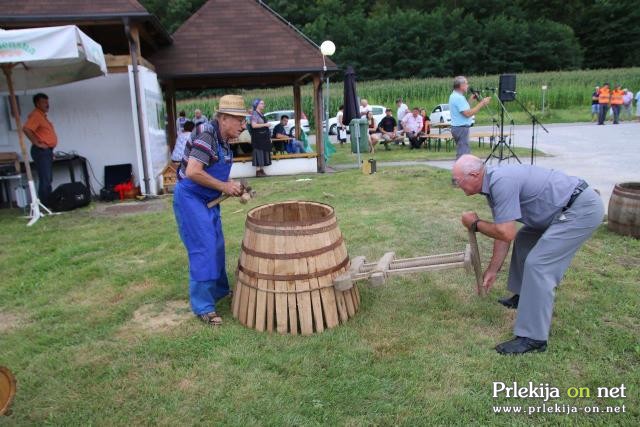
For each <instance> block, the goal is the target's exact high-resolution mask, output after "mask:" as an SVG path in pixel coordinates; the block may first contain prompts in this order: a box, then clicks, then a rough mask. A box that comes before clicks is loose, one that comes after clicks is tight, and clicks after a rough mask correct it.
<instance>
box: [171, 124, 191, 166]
mask: <svg viewBox="0 0 640 427" xmlns="http://www.w3.org/2000/svg"><path fill="white" fill-rule="evenodd" d="M195 127H196V125H195V123H193V122H192V121H191V120H187V121H186V122H184V124H183V125H182V130H181V131H180V132H179V133H178V137H177V138H176V145H175V146H174V147H173V151H172V152H171V161H172V162H173V163H174V165H175V166H179V165H180V162H182V156H183V155H184V147H185V146H186V145H187V141H188V140H189V137H190V136H191V131H193V129H194V128H195Z"/></svg>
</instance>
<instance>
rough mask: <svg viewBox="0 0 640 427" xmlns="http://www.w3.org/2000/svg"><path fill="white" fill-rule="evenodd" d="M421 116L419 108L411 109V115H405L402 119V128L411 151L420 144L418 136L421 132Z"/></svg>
mask: <svg viewBox="0 0 640 427" xmlns="http://www.w3.org/2000/svg"><path fill="white" fill-rule="evenodd" d="M422 126H423V123H422V116H421V115H420V109H419V108H417V107H416V108H413V110H411V114H405V116H404V118H403V119H402V128H403V129H404V132H405V134H406V135H407V137H408V138H409V142H410V143H411V150H413V149H414V148H415V149H418V148H420V145H421V144H422V142H421V141H420V138H418V135H419V134H420V132H421V131H422Z"/></svg>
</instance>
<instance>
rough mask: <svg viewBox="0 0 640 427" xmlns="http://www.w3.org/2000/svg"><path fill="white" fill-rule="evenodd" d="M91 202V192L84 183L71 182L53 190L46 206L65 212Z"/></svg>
mask: <svg viewBox="0 0 640 427" xmlns="http://www.w3.org/2000/svg"><path fill="white" fill-rule="evenodd" d="M90 202H91V192H90V191H89V189H88V188H87V187H86V186H85V185H84V184H83V183H81V182H69V183H67V184H62V185H59V186H58V188H56V189H55V190H53V192H52V193H51V195H50V196H49V200H48V203H46V206H47V207H48V208H49V209H51V210H53V211H55V212H65V211H71V210H73V209H76V208H81V207H83V206H87V205H88V204H89V203H90Z"/></svg>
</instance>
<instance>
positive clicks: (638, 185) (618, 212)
mask: <svg viewBox="0 0 640 427" xmlns="http://www.w3.org/2000/svg"><path fill="white" fill-rule="evenodd" d="M607 217H608V225H607V227H608V228H609V230H611V231H613V232H614V233H618V234H622V235H625V236H633V237H635V238H636V239H639V238H640V182H623V183H621V184H616V186H615V187H614V188H613V194H612V195H611V198H610V199H609V212H608V214H607Z"/></svg>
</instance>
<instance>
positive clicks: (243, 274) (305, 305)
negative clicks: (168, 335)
mask: <svg viewBox="0 0 640 427" xmlns="http://www.w3.org/2000/svg"><path fill="white" fill-rule="evenodd" d="M245 225H246V229H245V233H244V239H243V241H242V251H241V253H240V259H239V260H238V271H237V274H236V278H237V280H236V287H235V292H234V294H233V317H235V318H236V319H238V320H239V321H240V323H242V324H243V325H245V326H248V327H249V328H255V329H256V330H258V331H269V332H272V331H274V330H275V331H278V332H279V333H281V334H286V333H291V334H293V335H296V334H303V335H310V334H312V333H314V332H322V331H324V330H325V329H327V328H333V327H335V326H337V325H339V324H340V323H343V322H346V321H347V320H348V319H349V318H350V317H352V316H354V315H355V313H356V312H357V311H358V307H359V305H360V294H359V293H358V288H357V287H356V286H354V287H353V288H352V289H349V290H347V291H344V292H343V291H338V290H336V289H335V288H334V287H333V283H332V281H333V279H334V278H335V277H337V276H339V275H340V274H342V273H344V272H345V271H347V269H348V268H349V256H348V254H347V248H346V246H345V243H344V240H343V238H342V233H341V232H340V229H339V228H338V222H337V220H336V216H335V212H334V210H333V208H332V207H331V206H328V205H324V204H321V203H314V202H299V201H291V202H284V203H274V204H268V205H263V206H259V207H257V208H255V209H252V210H251V211H250V212H249V213H248V214H247V220H246V224H245Z"/></svg>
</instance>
